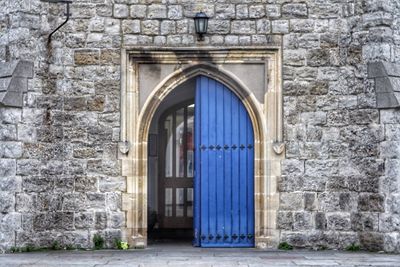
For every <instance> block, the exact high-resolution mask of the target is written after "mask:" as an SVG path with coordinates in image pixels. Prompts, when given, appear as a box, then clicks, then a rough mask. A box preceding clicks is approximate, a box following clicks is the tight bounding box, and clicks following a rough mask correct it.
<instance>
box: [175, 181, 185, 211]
mask: <svg viewBox="0 0 400 267" xmlns="http://www.w3.org/2000/svg"><path fill="white" fill-rule="evenodd" d="M184 192H185V191H184V188H177V189H176V217H183V209H184V207H185V205H184V204H185V203H184V199H185V195H184Z"/></svg>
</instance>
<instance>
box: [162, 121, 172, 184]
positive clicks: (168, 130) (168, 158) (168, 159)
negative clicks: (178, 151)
mask: <svg viewBox="0 0 400 267" xmlns="http://www.w3.org/2000/svg"><path fill="white" fill-rule="evenodd" d="M172 127H173V115H169V116H168V117H167V118H166V119H165V122H164V134H165V138H166V141H167V147H166V148H165V177H172V175H173V173H172V172H173V167H174V165H173V164H174V163H173V159H174V158H173V157H174V154H173V153H174V151H173V141H174V140H173V135H172V134H173V129H172Z"/></svg>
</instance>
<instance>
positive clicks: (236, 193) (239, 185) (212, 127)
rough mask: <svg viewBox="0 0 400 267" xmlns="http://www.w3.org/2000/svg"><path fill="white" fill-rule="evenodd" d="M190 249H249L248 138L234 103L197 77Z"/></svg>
mask: <svg viewBox="0 0 400 267" xmlns="http://www.w3.org/2000/svg"><path fill="white" fill-rule="evenodd" d="M194 187H195V189H194V190H195V196H194V198H195V199H194V202H195V217H194V233H195V239H194V244H195V245H197V246H201V247H253V246H254V133H253V126H252V123H251V120H250V117H249V115H248V113H247V111H246V109H245V107H244V105H243V103H242V102H241V101H240V99H239V98H238V97H237V96H236V95H235V94H234V93H233V92H232V91H231V90H230V89H228V88H227V87H226V86H224V85H223V84H222V83H220V82H218V81H215V80H213V79H211V78H208V77H205V76H199V77H197V83H196V97H195V186H194Z"/></svg>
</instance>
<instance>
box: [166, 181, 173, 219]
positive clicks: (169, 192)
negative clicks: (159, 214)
mask: <svg viewBox="0 0 400 267" xmlns="http://www.w3.org/2000/svg"><path fill="white" fill-rule="evenodd" d="M171 216H172V188H165V217H171Z"/></svg>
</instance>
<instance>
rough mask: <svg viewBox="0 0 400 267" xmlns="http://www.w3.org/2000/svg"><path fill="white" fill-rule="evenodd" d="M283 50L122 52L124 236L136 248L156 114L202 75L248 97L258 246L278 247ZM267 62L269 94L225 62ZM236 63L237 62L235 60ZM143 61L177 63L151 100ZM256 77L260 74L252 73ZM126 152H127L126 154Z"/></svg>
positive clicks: (143, 235)
mask: <svg viewBox="0 0 400 267" xmlns="http://www.w3.org/2000/svg"><path fill="white" fill-rule="evenodd" d="M280 57H281V55H280V50H279V49H273V50H272V49H268V50H260V49H258V50H251V51H243V50H234V49H232V50H226V49H224V50H222V51H218V50H213V51H212V53H210V51H209V50H207V51H199V50H196V51H192V50H188V51H182V50H180V51H159V50H155V51H150V52H149V51H147V52H143V51H129V52H126V51H125V54H124V55H123V60H124V61H123V64H122V67H123V71H122V72H123V75H122V84H123V85H122V92H121V98H122V100H121V143H120V151H121V154H120V158H121V160H122V174H123V175H124V176H126V177H127V192H126V193H125V194H123V203H122V208H123V210H124V211H126V228H125V229H124V234H125V238H126V239H127V240H128V241H129V243H131V245H132V246H134V247H143V246H146V245H147V173H148V172H147V157H148V155H147V142H148V140H147V139H148V133H149V129H150V124H151V121H152V119H153V115H154V113H155V112H156V110H157V108H158V107H159V105H160V103H161V102H162V101H163V99H164V98H165V97H166V96H167V95H168V94H169V93H170V92H172V90H174V89H175V88H176V87H177V86H178V85H180V84H182V83H184V82H185V81H187V80H189V79H191V78H193V77H195V76H198V75H205V76H208V77H210V78H213V79H215V80H217V81H219V82H221V83H223V84H225V85H226V86H227V87H228V88H230V89H231V90H232V91H233V92H234V93H235V94H236V95H237V96H238V97H239V98H240V99H241V100H242V102H243V104H244V105H245V107H246V109H247V111H248V113H249V116H250V118H251V120H252V123H253V128H254V137H255V147H254V149H255V150H254V151H255V158H254V160H255V162H254V167H255V177H254V178H255V196H254V197H255V217H256V218H255V241H256V246H257V247H261V248H265V247H273V246H275V245H276V243H277V241H278V237H279V235H278V230H277V229H276V224H275V221H276V211H277V209H278V204H279V203H278V202H279V195H278V192H277V188H276V187H277V179H278V178H279V176H280V160H281V158H282V155H283V153H282V152H283V150H282V145H281V144H282V122H281V119H282V99H281V98H282V95H281V84H280V83H281V79H280V75H281V74H280V62H281V60H280ZM249 60H251V62H253V63H251V64H255V63H254V62H258V63H257V64H264V67H265V69H266V70H267V71H266V72H265V75H263V76H264V77H258V78H260V79H265V80H263V82H264V81H265V86H266V88H265V94H264V95H263V98H260V97H258V98H256V96H255V94H254V92H253V91H252V90H251V89H250V88H248V86H247V85H246V84H245V83H244V82H242V81H241V80H240V79H239V78H238V77H237V75H235V73H233V72H230V71H228V70H227V69H228V68H227V65H226V64H239V65H238V66H239V68H240V64H243V67H245V64H246V62H249ZM230 62H232V63H230ZM140 64H161V65H160V66H162V64H166V65H167V64H175V66H176V67H175V68H174V69H173V71H170V73H168V72H167V73H168V75H165V77H160V79H159V81H158V83H157V85H156V86H155V87H154V88H151V92H150V93H149V94H148V95H147V96H146V99H143V98H142V102H141V100H140V94H141V93H142V94H145V93H144V91H142V90H145V89H143V88H141V82H140V78H139V74H140V73H139V72H140ZM253 78H256V77H253ZM122 152H125V153H122Z"/></svg>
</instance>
